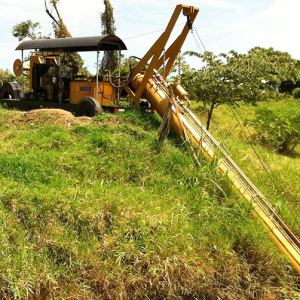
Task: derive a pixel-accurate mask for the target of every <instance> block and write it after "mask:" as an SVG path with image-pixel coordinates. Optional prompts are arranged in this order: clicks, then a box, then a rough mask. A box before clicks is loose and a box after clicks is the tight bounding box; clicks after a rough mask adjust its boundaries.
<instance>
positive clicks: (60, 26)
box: [45, 0, 87, 73]
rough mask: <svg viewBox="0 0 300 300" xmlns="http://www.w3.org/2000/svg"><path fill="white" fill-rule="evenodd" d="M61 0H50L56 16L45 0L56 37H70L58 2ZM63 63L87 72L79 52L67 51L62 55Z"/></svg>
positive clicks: (81, 71)
mask: <svg viewBox="0 0 300 300" xmlns="http://www.w3.org/2000/svg"><path fill="white" fill-rule="evenodd" d="M59 1H60V0H49V4H50V5H51V6H52V7H53V9H54V10H55V12H56V15H57V17H55V16H54V15H53V14H52V13H51V12H50V11H49V9H48V6H47V3H46V0H45V9H46V13H47V14H48V16H49V17H50V18H51V19H52V20H53V22H52V25H53V30H54V35H55V37H56V38H70V37H72V35H71V34H70V32H69V31H68V29H67V27H66V25H65V23H64V21H63V19H62V17H61V14H60V12H59V10H58V4H59ZM62 63H63V64H66V65H72V66H76V67H78V69H79V72H80V73H86V72H87V70H86V69H85V68H83V64H84V62H83V59H82V58H81V56H80V55H79V54H78V53H66V54H64V55H63V57H62Z"/></svg>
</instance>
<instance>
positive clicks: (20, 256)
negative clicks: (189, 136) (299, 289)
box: [0, 109, 295, 299]
mask: <svg viewBox="0 0 300 300" xmlns="http://www.w3.org/2000/svg"><path fill="white" fill-rule="evenodd" d="M18 114H20V113H19V112H15V111H10V110H6V109H0V139H1V141H2V143H1V145H0V230H1V243H0V272H1V277H0V286H1V288H0V299H18V298H21V299H61V298H64V299H147V297H148V299H220V298H221V299H259V298H261V297H263V296H267V295H277V296H280V295H283V294H282V293H284V291H286V290H289V289H290V290H291V291H292V290H293V289H294V286H295V281H294V279H293V275H292V271H291V269H290V267H289V266H288V263H287V260H286V258H285V257H284V256H283V255H281V254H280V253H279V251H278V250H277V249H276V247H275V246H274V245H273V244H272V242H271V241H270V240H269V238H268V236H267V234H266V233H265V232H264V229H263V228H262V226H261V224H260V223H259V222H258V221H257V220H255V219H254V218H253V217H252V215H251V207H250V205H249V204H248V203H247V202H243V201H240V200H239V199H238V198H237V196H236V195H235V194H234V193H233V192H232V191H231V190H230V188H229V186H228V183H227V181H226V179H225V178H221V177H217V175H216V172H215V166H214V165H213V164H209V165H207V164H206V165H205V166H204V167H203V168H202V169H201V170H197V169H195V166H194V163H193V160H192V159H191V157H190V154H189V151H188V150H187V149H186V148H185V147H184V146H181V145H180V144H178V141H176V139H174V138H172V137H171V139H170V140H169V141H166V142H165V143H164V145H163V146H162V147H158V145H157V144H156V142H155V140H156V134H157V128H158V126H159V122H158V120H157V119H156V118H155V117H151V116H148V117H145V116H141V115H139V114H138V113H127V114H125V115H122V116H121V115H120V116H111V115H108V114H105V115H103V116H101V117H99V118H98V119H97V120H95V121H94V123H93V124H92V125H87V126H81V125H74V126H69V127H68V126H54V125H53V124H52V123H53V122H52V121H51V120H48V119H47V118H46V117H45V118H44V120H43V122H41V123H40V124H33V123H31V124H28V123H26V122H25V123H24V122H21V123H19V122H12V120H13V119H14V118H15V117H16V115H18ZM218 185H219V186H221V188H222V190H223V191H224V192H225V195H224V194H223V193H221V192H220V190H219V189H218V187H217V186H218ZM218 297H219V298H218ZM286 299H288V297H287V296H286Z"/></svg>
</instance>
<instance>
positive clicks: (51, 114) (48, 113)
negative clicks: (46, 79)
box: [12, 109, 93, 126]
mask: <svg viewBox="0 0 300 300" xmlns="http://www.w3.org/2000/svg"><path fill="white" fill-rule="evenodd" d="M92 122H93V120H92V119H91V118H90V117H74V116H73V115H72V114H71V113H70V112H68V111H65V110H62V109H35V110H31V111H26V112H21V113H20V114H18V115H16V116H14V117H13V119H12V123H14V124H24V123H26V124H30V125H37V124H49V125H61V126H72V125H74V124H80V125H88V124H91V123H92Z"/></svg>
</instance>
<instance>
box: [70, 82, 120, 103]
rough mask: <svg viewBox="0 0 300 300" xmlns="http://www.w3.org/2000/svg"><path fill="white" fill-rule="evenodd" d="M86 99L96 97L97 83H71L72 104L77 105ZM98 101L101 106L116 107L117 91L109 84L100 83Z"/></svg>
mask: <svg viewBox="0 0 300 300" xmlns="http://www.w3.org/2000/svg"><path fill="white" fill-rule="evenodd" d="M84 97H94V98H97V97H96V82H91V81H72V82H71V83H70V103H72V104H77V103H78V102H79V101H80V100H81V99H82V98H84ZM98 101H99V102H100V104H101V105H114V104H115V103H116V91H115V88H114V87H112V86H111V85H110V84H109V83H108V82H99V84H98Z"/></svg>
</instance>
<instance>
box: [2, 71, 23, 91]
mask: <svg viewBox="0 0 300 300" xmlns="http://www.w3.org/2000/svg"><path fill="white" fill-rule="evenodd" d="M19 81H20V79H19V78H18V77H16V76H15V75H14V74H13V73H11V71H10V70H9V69H5V70H4V69H0V88H1V82H2V85H3V84H4V83H6V82H19Z"/></svg>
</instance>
